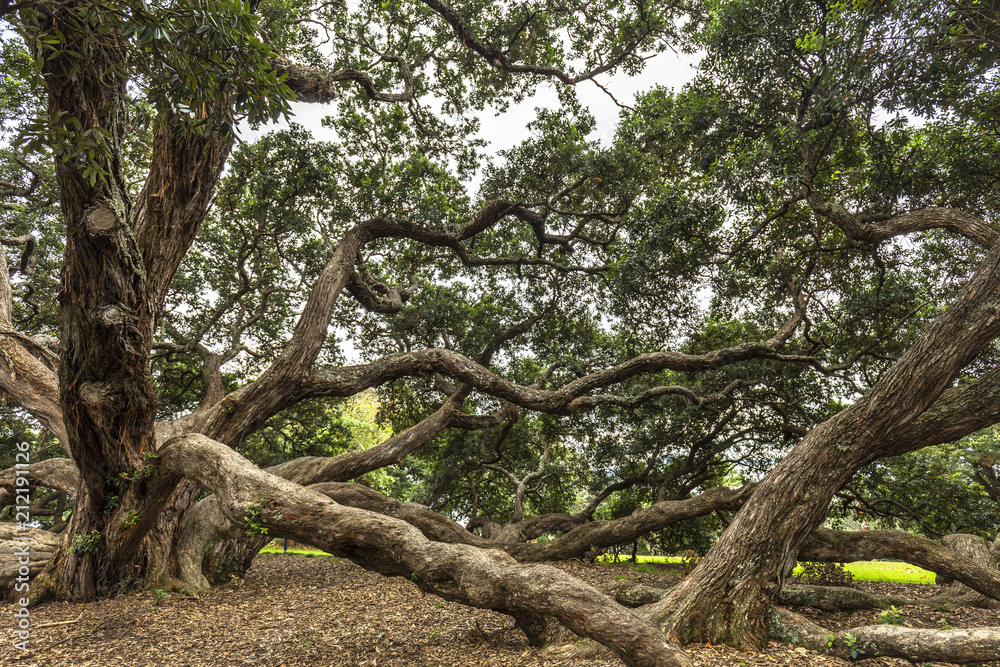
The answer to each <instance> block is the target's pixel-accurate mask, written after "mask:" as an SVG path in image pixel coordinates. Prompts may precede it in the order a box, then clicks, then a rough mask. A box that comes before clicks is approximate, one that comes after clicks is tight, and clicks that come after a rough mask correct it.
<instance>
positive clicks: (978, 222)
mask: <svg viewBox="0 0 1000 667" xmlns="http://www.w3.org/2000/svg"><path fill="white" fill-rule="evenodd" d="M809 205H810V206H811V207H812V209H813V211H815V212H816V213H818V214H819V215H822V216H823V217H825V218H827V219H828V220H830V221H831V222H833V223H834V224H835V225H837V226H838V227H840V229H841V230H843V232H844V233H845V234H847V236H848V237H849V238H851V239H854V240H855V241H861V242H864V243H878V242H879V241H885V240H887V239H890V238H893V237H896V236H901V235H903V234H911V233H913V232H922V231H927V230H930V229H947V230H948V231H950V232H954V233H956V234H959V235H961V236H964V237H965V238H967V239H969V240H970V241H973V242H974V243H976V244H978V245H980V246H982V247H983V248H987V249H988V248H991V247H993V245H994V244H995V243H996V242H997V241H998V240H1000V229H998V228H997V227H996V226H995V225H992V224H990V223H988V222H986V221H985V220H983V219H981V218H978V217H976V216H974V215H972V214H970V213H966V212H965V211H960V210H957V209H953V208H943V207H931V208H925V209H921V210H919V211H909V212H907V213H900V214H899V215H894V216H891V217H887V218H886V217H874V218H866V217H864V216H860V215H856V214H854V213H851V212H849V211H848V210H847V209H845V208H844V207H843V206H841V205H839V204H836V203H833V202H829V201H826V200H825V199H823V198H822V197H820V196H819V195H818V194H817V193H811V194H810V195H809Z"/></svg>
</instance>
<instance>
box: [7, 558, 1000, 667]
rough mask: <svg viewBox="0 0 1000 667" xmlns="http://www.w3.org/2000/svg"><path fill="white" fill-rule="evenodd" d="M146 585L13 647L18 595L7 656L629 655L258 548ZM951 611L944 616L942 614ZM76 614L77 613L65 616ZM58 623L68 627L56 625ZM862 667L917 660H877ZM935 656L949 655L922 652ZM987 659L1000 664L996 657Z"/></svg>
mask: <svg viewBox="0 0 1000 667" xmlns="http://www.w3.org/2000/svg"><path fill="white" fill-rule="evenodd" d="M560 567H562V568H564V569H566V570H569V571H571V572H572V573H573V574H575V575H577V576H580V577H582V578H584V579H586V580H588V581H591V582H595V583H596V582H598V581H602V580H603V581H607V580H609V579H616V578H617V579H623V578H629V579H632V580H635V581H639V582H641V583H645V584H648V585H651V586H661V587H665V586H670V585H672V584H673V583H676V581H677V575H676V574H674V573H655V572H654V573H637V572H635V571H634V570H633V569H631V568H629V567H627V566H624V565H602V566H597V567H595V566H587V565H583V564H579V563H565V564H562V565H560ZM858 585H859V586H862V587H866V588H869V589H870V590H872V591H873V592H875V591H877V592H884V593H890V592H891V593H896V594H905V595H909V596H911V597H916V596H918V595H919V596H926V595H932V594H934V593H935V592H936V591H935V587H932V586H898V585H889V584H864V583H861V584H858ZM157 597H158V596H156V595H155V594H154V593H152V592H143V593H136V594H132V595H127V596H122V597H120V598H117V599H114V600H106V601H103V602H95V603H90V604H69V603H49V604H44V605H40V606H39V607H37V608H34V609H32V610H31V619H32V630H31V649H32V650H31V651H30V652H29V653H22V652H21V651H18V650H16V649H14V647H13V634H12V628H13V618H12V616H11V614H12V613H13V610H14V607H13V606H12V605H10V604H4V605H2V609H0V637H2V638H3V643H2V644H0V665H17V666H18V667H57V666H59V667H61V666H73V667H89V666H93V667H96V666H105V665H108V666H111V665H114V666H116V667H117V666H122V667H134V666H135V667H138V666H145V665H157V666H159V665H163V666H167V665H169V666H170V667H184V666H191V667H195V666H201V665H225V666H229V665H234V666H236V665H255V666H268V667H271V666H273V667H279V666H281V665H288V666H291V665H309V666H310V667H312V666H319V667H321V666H325V665H330V666H333V665H351V666H354V665H358V666H361V665H365V666H370V667H377V666H379V665H381V666H383V667H425V666H431V665H461V666H478V665H484V666H490V667H500V666H504V667H528V666H532V667H534V666H546V667H548V666H555V665H566V666H572V667H583V666H584V665H593V666H596V665H621V664H622V663H621V662H620V661H618V660H617V659H616V658H614V657H611V656H610V654H608V656H607V657H606V658H601V659H573V660H565V659H554V658H551V657H546V655H545V652H544V649H534V648H531V647H529V646H528V645H527V644H526V643H525V642H524V638H523V636H522V635H521V634H520V633H519V632H518V631H517V630H516V629H514V627H513V622H512V621H511V620H510V619H509V618H508V617H506V616H502V615H500V614H496V613H494V612H490V611H483V610H478V609H470V608H468V607H465V606H462V605H459V604H455V603H451V602H444V601H442V600H440V599H438V598H436V597H434V596H431V595H425V594H422V593H421V592H420V590H419V589H418V588H417V587H416V586H415V585H414V584H413V583H411V582H410V581H407V580H405V579H400V578H394V579H386V578H384V577H381V576H379V575H375V574H371V573H369V572H366V571H365V570H363V569H361V568H359V567H357V566H356V565H353V564H352V563H349V562H346V561H337V560H334V559H331V558H306V557H302V556H281V555H261V556H260V557H258V558H257V560H256V562H255V563H254V566H253V568H252V569H251V571H250V572H249V574H248V576H247V578H246V580H245V581H244V582H243V583H242V584H240V585H236V584H233V585H229V586H223V587H219V588H216V589H214V590H212V591H211V592H210V593H208V594H206V595H204V596H203V597H202V598H201V599H199V600H193V599H186V598H182V597H179V596H171V595H168V596H166V597H164V598H162V599H159V600H158V599H157ZM901 615H902V619H903V622H904V624H906V625H911V626H912V627H928V628H937V627H941V626H942V625H944V624H947V625H951V626H954V627H975V626H982V625H1000V618H997V612H992V611H984V610H981V609H971V608H959V609H955V610H953V611H950V612H935V611H931V610H928V609H925V608H923V607H902V608H901ZM812 616H813V618H814V619H815V620H817V621H818V622H820V623H821V624H823V625H825V626H827V627H831V628H846V627H851V626H854V625H863V624H868V623H871V622H872V620H873V618H874V616H875V612H858V613H854V614H850V615H848V614H843V615H841V616H839V617H838V616H837V615H835V614H823V613H816V614H813V615H812ZM942 618H943V619H945V620H944V621H941V619H942ZM65 621H70V622H69V623H63V622H65ZM55 623H63V624H61V625H48V624H55ZM686 651H687V652H688V654H689V655H690V656H691V657H692V659H693V660H694V661H695V662H696V664H698V665H701V666H705V667H709V666H717V665H718V666H722V667H729V666H732V667H736V666H737V665H739V666H741V667H743V666H746V667H749V666H751V665H753V666H756V665H768V666H769V667H770V666H773V665H792V666H795V667H820V666H823V667H829V666H834V665H839V666H846V665H849V664H851V663H848V662H846V661H843V660H838V659H835V658H829V657H825V656H821V655H817V654H815V653H811V652H809V651H806V650H805V649H801V648H799V649H796V648H793V647H791V646H787V645H783V644H777V643H772V644H771V645H770V646H768V648H767V649H766V650H765V651H763V652H760V653H744V652H740V651H736V650H734V649H729V648H726V647H716V646H706V645H694V646H689V647H687V648H686ZM854 664H855V665H858V666H859V667H875V666H876V665H878V666H882V667H903V666H912V665H913V664H914V663H911V662H909V661H907V660H894V659H887V658H880V659H875V660H864V661H861V662H858V663H854ZM926 664H928V665H932V664H933V665H941V664H943V663H926ZM990 665H998V666H1000V662H998V663H990Z"/></svg>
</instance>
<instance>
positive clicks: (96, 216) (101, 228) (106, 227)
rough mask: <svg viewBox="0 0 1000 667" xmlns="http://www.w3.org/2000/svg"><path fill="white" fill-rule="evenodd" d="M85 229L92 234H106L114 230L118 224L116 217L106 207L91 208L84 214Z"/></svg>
mask: <svg viewBox="0 0 1000 667" xmlns="http://www.w3.org/2000/svg"><path fill="white" fill-rule="evenodd" d="M85 220H86V222H87V229H89V230H90V231H91V233H94V234H107V233H109V232H110V231H111V230H113V229H114V228H115V225H116V224H117V223H118V216H117V215H115V212H114V211H113V210H112V209H110V208H107V207H104V206H99V207H96V208H92V209H90V210H89V211H87V213H86V218H85Z"/></svg>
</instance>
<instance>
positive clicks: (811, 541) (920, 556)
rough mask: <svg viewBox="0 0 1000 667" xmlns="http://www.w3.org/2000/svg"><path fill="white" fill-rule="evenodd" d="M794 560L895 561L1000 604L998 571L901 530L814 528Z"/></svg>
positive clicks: (924, 538)
mask: <svg viewBox="0 0 1000 667" xmlns="http://www.w3.org/2000/svg"><path fill="white" fill-rule="evenodd" d="M798 558H799V560H804V561H823V562H836V563H850V562H854V561H859V560H874V559H877V558H895V559H898V560H902V561H905V562H907V563H911V564H913V565H917V566H919V567H922V568H924V569H925V570H930V571H931V572H936V573H938V574H943V575H945V576H948V577H950V578H952V579H954V580H955V581H958V582H960V583H963V584H965V585H966V586H968V587H969V588H972V589H974V590H976V591H979V592H980V593H982V594H983V595H986V596H988V597H991V598H993V599H996V600H1000V570H996V569H993V568H991V567H984V566H982V565H978V564H976V563H975V562H973V561H971V560H970V559H969V558H966V557H964V556H962V555H960V554H959V553H958V552H956V551H954V550H953V549H949V548H948V547H946V546H944V545H941V544H938V543H937V542H934V541H933V540H929V539H927V538H926V537H921V536H920V535H914V534H912V533H907V532H904V531H901V530H864V531H846V530H831V529H829V528H817V529H816V530H814V531H813V532H812V533H811V534H810V535H809V537H807V538H806V540H805V541H804V542H803V543H802V547H801V548H800V549H799V555H798Z"/></svg>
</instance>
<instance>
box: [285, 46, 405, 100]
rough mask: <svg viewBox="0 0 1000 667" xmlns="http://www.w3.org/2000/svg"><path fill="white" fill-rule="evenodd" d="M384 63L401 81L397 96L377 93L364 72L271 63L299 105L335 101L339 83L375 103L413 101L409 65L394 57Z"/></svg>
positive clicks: (368, 76) (287, 62)
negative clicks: (349, 85)
mask: <svg viewBox="0 0 1000 667" xmlns="http://www.w3.org/2000/svg"><path fill="white" fill-rule="evenodd" d="M384 59H385V60H389V61H392V62H396V63H397V64H398V65H399V70H400V74H401V75H402V77H403V83H404V89H403V92H401V93H386V92H382V91H380V90H378V89H377V88H376V87H375V83H374V82H373V81H372V78H371V76H370V75H369V74H368V73H367V72H362V71H360V70H355V69H340V70H337V71H335V72H329V71H326V70H323V69H320V68H317V67H307V66H305V65H299V64H297V63H294V62H292V61H291V60H289V59H287V58H283V57H281V56H278V57H275V58H272V59H271V66H272V67H273V68H274V69H275V71H277V72H280V73H282V74H284V75H285V76H286V77H287V78H286V79H285V85H286V86H288V87H289V88H291V89H292V91H293V92H294V93H295V95H296V96H297V97H298V101H299V102H313V103H318V104H323V103H326V102H329V101H331V100H333V99H336V98H337V97H338V95H339V93H340V90H339V87H338V86H337V85H336V84H338V83H341V82H343V81H352V82H354V83H356V84H358V85H359V86H361V88H362V89H363V90H364V91H365V94H366V95H368V97H369V98H370V99H372V100H374V101H376V102H407V101H409V100H411V99H413V75H412V73H411V72H410V66H409V64H408V63H407V62H406V61H405V60H403V59H402V58H399V57H396V56H384Z"/></svg>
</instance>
